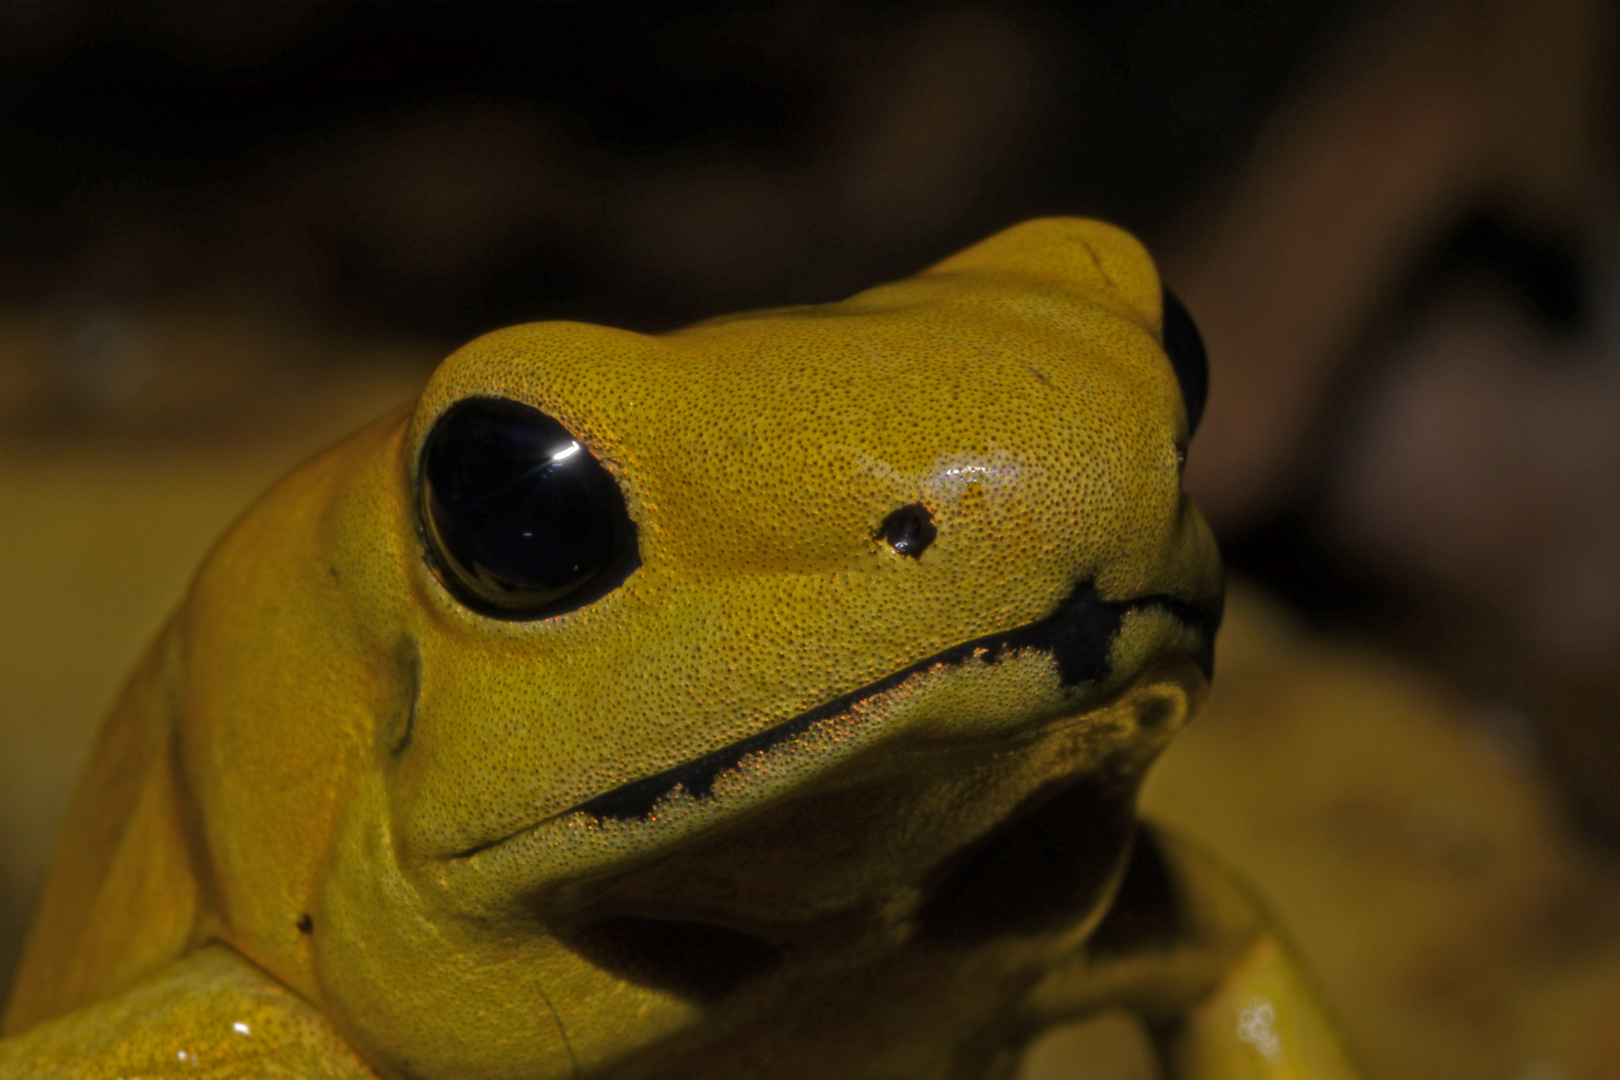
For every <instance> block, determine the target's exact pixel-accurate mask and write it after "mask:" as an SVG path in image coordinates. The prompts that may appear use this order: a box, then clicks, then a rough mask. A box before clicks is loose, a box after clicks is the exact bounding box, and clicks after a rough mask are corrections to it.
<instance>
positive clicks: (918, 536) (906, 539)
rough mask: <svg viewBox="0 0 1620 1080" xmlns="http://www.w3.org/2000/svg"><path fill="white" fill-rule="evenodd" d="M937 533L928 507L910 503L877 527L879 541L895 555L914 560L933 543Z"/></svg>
mask: <svg viewBox="0 0 1620 1080" xmlns="http://www.w3.org/2000/svg"><path fill="white" fill-rule="evenodd" d="M937 532H938V530H937V529H935V528H934V515H933V514H931V513H929V512H928V507H926V506H924V505H923V504H922V503H911V504H909V505H907V506H902V507H901V508H900V509H898V510H896V511H894V512H893V513H891V514H890V515H889V516H888V517H886V518H884V519H883V524H881V525H879V526H878V531H877V535H878V539H879V540H882V541H883V542H884V543H886V544H888V545H889V546H890V547H891V548H893V549H894V552H895V554H896V555H909V556H910V557H911V558H913V559H915V558H917V557H918V556H920V555H921V554H922V553H923V551H924V550H925V549H927V547H928V545H929V544H932V543H933V542H934V536H935V534H936V533H937Z"/></svg>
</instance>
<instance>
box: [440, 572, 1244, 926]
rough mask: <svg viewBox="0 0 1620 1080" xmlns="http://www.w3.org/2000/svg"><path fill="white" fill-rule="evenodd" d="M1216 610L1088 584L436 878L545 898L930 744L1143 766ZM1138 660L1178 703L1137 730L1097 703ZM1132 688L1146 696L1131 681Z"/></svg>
mask: <svg viewBox="0 0 1620 1080" xmlns="http://www.w3.org/2000/svg"><path fill="white" fill-rule="evenodd" d="M1217 619H1218V611H1217V610H1215V609H1213V608H1201V607H1197V606H1194V605H1192V604H1189V603H1187V602H1184V601H1181V600H1178V599H1176V598H1173V597H1168V596H1146V597H1140V598H1137V599H1135V600H1131V601H1108V600H1104V599H1102V598H1101V597H1099V596H1098V595H1097V593H1096V590H1095V588H1094V587H1093V586H1092V585H1091V584H1090V583H1089V582H1088V583H1086V584H1084V585H1082V586H1080V587H1079V588H1077V589H1075V590H1074V591H1073V592H1072V593H1071V595H1070V596H1069V597H1068V598H1067V599H1066V600H1064V601H1063V602H1062V603H1061V604H1060V605H1058V607H1057V608H1056V609H1055V610H1054V611H1053V612H1052V613H1051V614H1049V615H1048V616H1046V617H1044V618H1042V619H1039V620H1037V621H1035V622H1033V623H1029V624H1026V625H1024V626H1021V627H1017V628H1014V629H1012V630H1010V631H1005V632H1002V633H998V634H993V635H988V636H985V637H982V638H976V639H973V640H970V641H966V642H962V643H960V644H958V645H955V646H952V647H950V648H948V649H946V650H944V651H942V652H940V653H936V654H934V655H932V656H929V657H926V658H924V659H922V660H919V661H917V662H914V663H912V664H910V665H907V666H906V667H904V668H902V669H900V670H898V671H895V672H893V673H891V674H889V675H887V676H884V677H882V678H880V679H877V680H875V681H874V682H872V683H869V684H867V685H866V686H863V687H860V688H859V689H856V690H853V691H851V692H849V693H846V694H843V695H841V696H839V697H837V698H835V699H833V700H831V701H828V702H825V703H823V704H821V705H819V706H816V707H814V708H811V709H809V710H807V711H805V712H803V713H800V714H799V715H798V716H795V717H793V718H791V719H789V720H787V721H784V722H782V723H779V724H777V725H775V726H773V727H770V728H767V729H766V730H764V731H761V732H758V733H756V734H755V735H752V736H749V737H747V738H744V739H742V740H739V741H737V742H733V743H731V744H728V745H726V746H722V747H720V748H717V749H715V750H713V751H710V752H709V753H707V754H703V755H700V756H698V757H696V758H693V759H691V760H688V761H687V762H684V763H682V764H680V765H678V766H676V767H674V768H672V769H667V770H665V771H662V772H659V773H656V774H654V775H651V776H647V777H644V778H642V779H640V780H636V781H633V782H631V783H628V784H624V785H621V786H620V787H617V788H614V789H611V790H609V791H606V792H602V793H600V794H598V795H595V796H593V797H591V798H589V799H586V800H584V801H582V802H581V803H579V804H578V805H576V806H574V807H572V808H570V809H567V810H563V811H561V812H560V813H556V814H553V815H551V816H549V817H547V818H545V819H543V820H541V821H539V822H537V823H535V824H533V825H530V826H526V827H524V828H521V829H519V830H517V831H516V832H513V833H511V834H508V835H506V836H503V837H500V838H497V839H494V840H492V841H487V842H484V843H480V844H478V845H476V846H474V847H472V848H470V849H467V850H464V851H462V852H459V853H456V854H453V855H451V856H450V857H449V858H448V859H444V860H443V861H442V863H440V864H439V865H438V867H437V869H435V870H434V871H433V873H434V876H435V877H438V878H440V879H441V880H442V881H443V882H444V883H445V886H446V888H447V890H448V892H449V893H450V894H451V895H453V896H455V897H458V898H459V901H460V903H461V904H463V905H466V906H467V907H469V908H470V909H475V910H476V909H484V910H489V909H488V908H487V907H486V905H493V907H494V908H495V909H499V908H501V907H504V906H505V905H506V904H507V903H509V902H510V896H511V895H512V894H513V893H515V892H522V893H525V894H530V895H532V894H535V893H538V892H549V891H552V890H554V889H556V888H559V887H566V886H567V884H568V883H569V882H571V881H576V880H579V879H582V878H592V877H596V876H599V875H601V874H603V873H614V872H617V871H618V870H620V869H622V868H623V867H624V866H626V865H629V864H634V863H637V862H642V861H645V860H647V859H650V858H656V857H658V856H659V855H660V853H661V852H663V851H666V850H669V849H672V848H676V847H681V846H684V845H686V844H688V843H690V842H691V841H692V840H693V839H694V838H696V837H699V836H702V835H703V834H706V833H709V832H712V831H713V830H715V829H717V828H723V827H726V826H727V825H729V824H730V823H732V822H734V821H736V820H738V819H741V818H744V817H748V816H750V815H753V814H757V813H759V812H761V811H762V810H764V809H766V808H768V807H770V806H771V805H772V804H774V803H777V802H780V801H782V800H783V799H785V798H788V797H793V796H796V795H799V794H801V793H803V792H804V791H806V790H810V791H815V790H817V789H819V788H821V787H824V786H826V785H829V784H838V783H846V782H847V779H848V772H849V770H851V769H856V770H861V769H875V770H876V771H877V773H878V774H879V776H880V777H885V778H886V777H887V776H889V775H891V774H893V773H894V772H896V771H897V770H899V769H901V768H903V767H904V766H903V765H902V762H903V761H904V760H905V759H906V757H907V756H908V755H911V754H915V753H917V752H918V751H919V750H920V749H921V748H925V747H926V748H940V749H941V750H942V751H945V752H954V751H960V752H963V753H965V754H967V755H969V756H970V757H982V758H985V759H986V760H990V759H995V760H999V759H1000V758H1002V757H1004V756H1005V755H1006V754H1007V753H1008V752H1009V751H1008V750H1007V749H1006V746H1005V745H1004V744H1008V743H1009V742H1016V741H1017V740H1028V739H1033V738H1037V737H1040V736H1044V735H1045V734H1047V733H1049V732H1051V731H1053V730H1057V729H1071V730H1074V731H1078V732H1081V733H1082V734H1083V739H1082V742H1083V743H1084V745H1085V754H1084V757H1085V759H1086V760H1083V761H1076V762H1072V763H1068V764H1067V765H1065V763H1064V762H1057V761H1053V762H1049V763H1047V769H1048V771H1047V772H1046V773H1044V774H1043V775H1045V776H1047V777H1051V776H1062V775H1067V773H1068V772H1069V771H1072V770H1073V769H1078V768H1097V767H1099V765H1100V763H1101V760H1102V758H1103V757H1105V756H1108V755H1112V754H1114V753H1116V752H1117V753H1119V754H1125V755H1127V756H1130V757H1131V758H1132V759H1133V760H1138V759H1139V760H1140V761H1141V762H1143V763H1145V762H1146V761H1147V760H1151V757H1152V756H1153V755H1154V754H1156V753H1157V751H1158V749H1159V747H1160V746H1162V745H1163V742H1164V741H1165V740H1167V739H1168V738H1169V736H1170V735H1171V734H1173V732H1174V731H1175V730H1177V729H1178V728H1179V727H1180V725H1181V723H1182V722H1183V721H1184V720H1185V718H1186V717H1187V716H1188V715H1189V714H1190V712H1191V709H1192V708H1193V705H1194V701H1195V700H1196V698H1197V697H1198V696H1200V695H1201V693H1202V687H1203V685H1205V684H1206V683H1207V679H1208V676H1209V670H1210V660H1211V642H1212V639H1213V633H1214V628H1215V622H1216V620H1217ZM1143 658H1153V659H1154V661H1155V662H1156V663H1157V664H1158V666H1159V667H1160V668H1165V669H1172V668H1173V669H1177V670H1181V669H1187V670H1185V671H1183V673H1182V674H1181V675H1180V676H1178V677H1177V678H1176V679H1174V680H1172V682H1173V683H1174V684H1175V686H1176V690H1175V692H1174V693H1173V695H1172V696H1174V697H1176V698H1177V700H1176V702H1175V703H1174V704H1172V705H1169V706H1164V705H1161V704H1155V705H1154V706H1153V707H1152V708H1150V709H1144V710H1142V711H1143V715H1149V714H1151V715H1153V716H1160V715H1163V716H1173V717H1174V718H1175V719H1174V720H1171V721H1167V722H1156V723H1152V724H1143V723H1140V722H1139V721H1138V718H1137V717H1135V716H1132V717H1130V718H1129V719H1128V720H1123V719H1121V717H1119V716H1114V715H1112V714H1110V713H1109V712H1108V710H1107V709H1105V708H1102V706H1104V705H1105V704H1106V703H1107V702H1108V701H1109V699H1110V698H1112V697H1114V696H1115V695H1117V694H1119V693H1120V691H1121V690H1122V689H1123V688H1125V687H1126V686H1129V685H1131V684H1133V683H1137V684H1140V683H1141V677H1142V675H1143V666H1144V659H1143ZM1149 681H1150V682H1151V681H1152V680H1149ZM1186 683H1196V684H1197V688H1196V689H1195V688H1192V687H1191V686H1188V685H1184V684H1186ZM1134 692H1135V693H1136V695H1137V696H1141V695H1142V694H1143V693H1144V691H1143V688H1142V687H1141V686H1140V685H1138V686H1137V687H1136V688H1135V691H1134ZM1149 696H1151V695H1149ZM1001 767H1002V766H1000V765H997V768H1001ZM434 861H435V862H436V863H437V862H438V860H434Z"/></svg>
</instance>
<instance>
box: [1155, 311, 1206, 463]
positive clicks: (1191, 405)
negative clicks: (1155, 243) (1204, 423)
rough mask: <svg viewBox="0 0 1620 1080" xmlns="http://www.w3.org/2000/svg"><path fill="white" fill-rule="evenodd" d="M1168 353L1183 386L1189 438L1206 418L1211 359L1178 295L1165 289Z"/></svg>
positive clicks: (1165, 334)
mask: <svg viewBox="0 0 1620 1080" xmlns="http://www.w3.org/2000/svg"><path fill="white" fill-rule="evenodd" d="M1164 351H1165V354H1166V355H1168V356H1169V357H1170V366H1171V367H1172V368H1174V369H1175V372H1176V381H1177V382H1179V383H1180V384H1181V403H1182V404H1183V405H1185V406H1186V408H1187V435H1188V436H1189V437H1191V435H1192V433H1193V432H1195V431H1197V430H1198V421H1199V420H1200V419H1202V418H1203V415H1204V400H1205V399H1206V398H1208V397H1209V359H1208V357H1206V356H1205V354H1204V339H1203V337H1202V336H1200V335H1199V333H1198V324H1197V323H1195V322H1193V318H1192V316H1191V315H1189V314H1187V309H1186V308H1185V307H1183V306H1182V304H1181V301H1180V300H1177V299H1176V294H1175V293H1173V292H1171V291H1170V290H1169V289H1166V290H1164Z"/></svg>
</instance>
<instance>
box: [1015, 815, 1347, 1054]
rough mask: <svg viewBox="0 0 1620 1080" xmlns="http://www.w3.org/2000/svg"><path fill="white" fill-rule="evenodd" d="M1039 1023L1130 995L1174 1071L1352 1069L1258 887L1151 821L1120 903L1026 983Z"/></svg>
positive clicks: (1126, 1000)
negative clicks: (1071, 950)
mask: <svg viewBox="0 0 1620 1080" xmlns="http://www.w3.org/2000/svg"><path fill="white" fill-rule="evenodd" d="M1028 1005H1029V1007H1030V1010H1031V1014H1032V1015H1031V1019H1032V1020H1033V1021H1034V1023H1035V1024H1037V1025H1047V1024H1053V1023H1059V1022H1062V1021H1065V1020H1072V1019H1074V1018H1077V1017H1080V1016H1084V1015H1086V1014H1088V1013H1091V1012H1095V1011H1099V1010H1102V1009H1107V1008H1117V1007H1120V1006H1124V1007H1126V1008H1128V1009H1131V1010H1133V1011H1135V1012H1136V1013H1137V1014H1138V1015H1139V1016H1141V1018H1142V1019H1143V1021H1144V1022H1145V1023H1146V1024H1147V1026H1148V1028H1149V1030H1150V1031H1151V1032H1152V1033H1153V1035H1154V1040H1155V1042H1156V1044H1157V1045H1158V1047H1159V1050H1160V1053H1161V1054H1162V1056H1163V1060H1164V1064H1165V1066H1166V1068H1167V1071H1168V1075H1169V1076H1170V1077H1173V1078H1175V1080H1356V1078H1357V1077H1359V1076H1360V1075H1361V1073H1360V1071H1359V1069H1357V1068H1356V1067H1355V1066H1354V1065H1353V1064H1352V1062H1351V1059H1350V1056H1349V1054H1348V1052H1347V1051H1346V1049H1345V1046H1344V1042H1343V1040H1342V1039H1341V1037H1340V1035H1339V1033H1338V1031H1337V1029H1336V1028H1335V1025H1334V1024H1333V1022H1332V1020H1331V1019H1330V1018H1329V1017H1328V1014H1327V1012H1326V1010H1325V1009H1324V1008H1323V1007H1322V1005H1321V1003H1320V1001H1319V1000H1318V997H1317V994H1316V992H1315V990H1314V988H1313V987H1312V986H1311V984H1310V981H1309V980H1308V979H1307V978H1306V977H1305V975H1304V973H1303V971H1302V970H1301V968H1300V967H1299V965H1298V963H1297V962H1296V961H1295V959H1294V957H1293V955H1292V953H1291V951H1290V950H1289V948H1288V946H1287V945H1286V944H1285V943H1284V942H1283V941H1282V939H1281V938H1280V936H1279V935H1278V933H1277V931H1276V929H1275V928H1274V927H1273V926H1272V925H1271V924H1270V922H1269V921H1268V919H1267V918H1266V916H1265V914H1264V913H1263V912H1262V910H1261V909H1260V907H1259V905H1258V904H1256V902H1255V901H1254V899H1253V898H1252V897H1251V896H1250V895H1249V894H1248V893H1247V892H1246V891H1245V890H1244V889H1243V888H1242V887H1241V886H1240V885H1239V884H1238V883H1237V882H1236V881H1234V880H1233V879H1232V877H1231V876H1230V875H1229V874H1228V873H1227V872H1226V871H1225V870H1224V869H1223V868H1222V867H1220V866H1219V865H1218V864H1217V863H1215V862H1214V861H1213V860H1211V859H1210V858H1209V857H1208V856H1207V855H1205V854H1203V853H1202V852H1200V851H1198V850H1197V849H1196V848H1194V847H1193V846H1191V845H1189V844H1187V843H1186V842H1185V841H1183V840H1180V839H1179V838H1177V837H1175V836H1174V835H1171V834H1167V833H1166V832H1165V831H1163V830H1162V829H1158V828H1153V827H1144V828H1143V830H1142V832H1141V834H1140V835H1139V837H1138V839H1137V844H1136V848H1135V851H1134V852H1133V855H1132V859H1131V863H1130V866H1129V868H1128V870H1127V871H1126V875H1125V878H1124V880H1123V882H1122V884H1121V886H1120V891H1119V895H1118V898H1117V899H1116V900H1115V903H1114V907H1113V910H1112V911H1111V912H1110V914H1109V916H1108V918H1107V919H1106V920H1104V922H1103V924H1102V925H1101V926H1099V927H1098V929H1097V931H1096V932H1095V933H1094V934H1093V935H1092V936H1091V938H1090V939H1089V940H1088V941H1087V943H1086V946H1085V949H1084V952H1083V954H1081V955H1077V956H1076V957H1074V958H1073V959H1072V960H1071V961H1069V962H1068V963H1066V964H1064V965H1062V966H1060V967H1058V968H1056V969H1054V970H1053V971H1052V972H1051V973H1050V974H1049V975H1048V976H1047V977H1046V978H1045V979H1043V980H1042V981H1041V982H1040V983H1039V984H1038V985H1037V986H1036V988H1035V990H1034V991H1033V992H1032V994H1031V995H1030V998H1029V1000H1028Z"/></svg>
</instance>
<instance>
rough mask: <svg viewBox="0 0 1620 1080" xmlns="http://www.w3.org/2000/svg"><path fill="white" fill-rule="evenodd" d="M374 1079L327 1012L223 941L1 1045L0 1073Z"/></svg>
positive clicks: (203, 1079)
mask: <svg viewBox="0 0 1620 1080" xmlns="http://www.w3.org/2000/svg"><path fill="white" fill-rule="evenodd" d="M176 1072H183V1073H184V1074H185V1075H187V1076H193V1077H197V1078H198V1080H224V1078H226V1077H232V1078H238V1077H239V1078H244V1080H271V1078H278V1080H279V1078H287V1080H291V1078H293V1077H300V1078H303V1077H311V1078H313V1077H319V1078H322V1080H376V1074H375V1073H373V1072H372V1071H371V1070H370V1069H368V1068H367V1067H366V1066H365V1065H364V1064H362V1063H361V1062H360V1060H359V1059H358V1058H357V1057H355V1055H354V1052H353V1051H351V1050H350V1049H348V1047H347V1046H346V1045H345V1044H344V1042H343V1040H342V1039H341V1038H340V1037H339V1035H338V1034H337V1032H336V1031H334V1030H333V1029H332V1027H331V1025H330V1024H329V1023H328V1022H327V1021H326V1020H325V1018H323V1017H322V1016H321V1015H320V1013H318V1012H316V1010H315V1009H314V1008H313V1007H311V1006H310V1005H309V1004H308V1003H307V1002H305V1001H304V1000H303V999H302V998H300V997H298V996H296V995H295V994H293V993H291V992H289V991H288V990H286V989H284V988H282V987H281V986H280V985H279V984H277V983H275V982H274V981H272V980H271V979H270V978H269V977H268V976H266V975H265V974H264V973H262V972H261V971H259V970H258V969H257V968H254V967H253V966H252V965H251V964H249V963H248V962H247V961H245V960H243V959H242V958H241V957H240V956H238V955H237V954H236V953H234V952H232V951H231V950H229V949H227V948H225V947H224V946H221V945H214V946H209V947H207V948H203V949H200V950H198V951H196V952H193V953H191V954H189V955H188V956H186V957H185V958H183V959H181V960H178V961H175V962H174V963H172V964H170V965H169V966H167V967H165V968H163V969H162V970H161V971H159V972H158V973H157V974H155V975H153V976H152V977H151V978H149V979H147V980H145V981H143V982H141V983H138V984H137V985H135V986H134V987H132V988H130V989H129V990H126V991H125V992H124V993H122V994H119V995H117V996H115V997H111V998H107V999H106V1000H103V1001H98V1002H96V1003H95V1004H93V1005H88V1006H86V1007H84V1008H82V1009H78V1010H76V1011H74V1012H71V1013H68V1014H67V1015H65V1016H61V1017H58V1018H57V1019H55V1020H51V1021H48V1022H46V1023H43V1024H40V1025H38V1026H36V1027H34V1028H33V1029H31V1030H30V1031H29V1032H27V1033H26V1034H24V1035H21V1036H19V1037H17V1038H14V1039H8V1040H6V1041H5V1042H4V1043H0V1078H10V1077H17V1078H21V1077H29V1078H31V1080H43V1078H61V1080H78V1078H88V1077H109V1076H128V1077H133V1076H164V1075H169V1074H171V1073H176Z"/></svg>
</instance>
